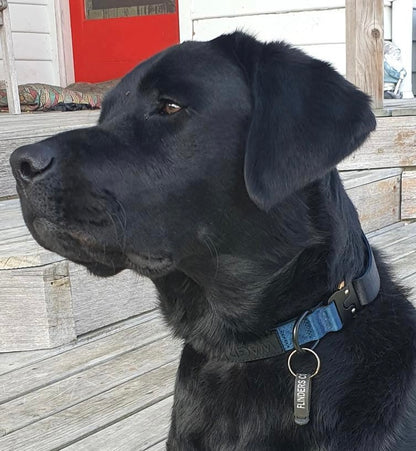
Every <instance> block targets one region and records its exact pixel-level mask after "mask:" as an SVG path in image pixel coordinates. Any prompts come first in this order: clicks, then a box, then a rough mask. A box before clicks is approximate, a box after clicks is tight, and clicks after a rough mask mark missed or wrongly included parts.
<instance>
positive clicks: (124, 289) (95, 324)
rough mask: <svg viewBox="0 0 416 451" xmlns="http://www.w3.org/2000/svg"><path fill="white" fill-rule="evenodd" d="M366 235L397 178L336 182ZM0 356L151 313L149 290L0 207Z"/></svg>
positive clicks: (395, 197) (388, 204)
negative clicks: (58, 247)
mask: <svg viewBox="0 0 416 451" xmlns="http://www.w3.org/2000/svg"><path fill="white" fill-rule="evenodd" d="M342 178H343V181H344V184H345V187H346V188H347V191H348V193H349V195H350V196H351V197H352V199H353V201H354V203H355V205H356V207H357V209H358V211H359V213H360V215H361V218H362V221H363V226H364V229H365V231H366V232H369V231H373V230H375V229H377V228H381V227H385V226H387V225H390V224H394V223H395V222H397V221H399V202H400V195H399V189H398V186H399V184H400V170H397V169H387V170H384V169H382V170H373V171H352V172H346V173H343V174H342ZM0 286H1V287H2V290H1V291H0V311H1V312H2V315H1V316H0V352H2V351H3V352H5V351H18V350H28V349H42V348H50V347H54V346H59V345H62V344H64V343H68V342H70V341H71V340H74V339H76V337H78V336H80V335H82V334H85V333H87V332H89V331H92V330H95V329H99V328H101V327H103V326H106V325H108V324H112V323H116V322H117V321H121V320H124V319H126V318H129V317H132V316H134V315H138V314H140V313H143V312H145V311H149V310H151V309H153V308H154V307H155V304H156V293H155V290H154V286H153V284H152V283H151V282H150V281H149V280H148V279H146V278H143V277H140V276H138V275H137V274H135V273H133V272H131V271H123V272H122V273H121V274H118V275H117V276H115V277H112V278H110V279H98V278H96V277H93V276H91V275H90V274H88V272H87V271H86V269H85V268H83V267H82V266H79V265H76V264H74V263H72V262H69V261H67V260H65V259H63V258H62V257H60V256H59V255H57V254H54V253H52V252H49V251H47V250H45V249H43V248H42V247H40V246H39V245H38V244H37V243H36V242H35V241H34V239H33V238H32V237H31V235H30V234H29V232H28V230H27V228H26V226H25V224H24V221H23V218H22V215H21V211H20V204H19V201H18V199H10V200H3V201H2V202H0Z"/></svg>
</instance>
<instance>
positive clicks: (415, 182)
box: [402, 147, 416, 219]
mask: <svg viewBox="0 0 416 451" xmlns="http://www.w3.org/2000/svg"><path fill="white" fill-rule="evenodd" d="M415 153H416V147H415ZM402 219H416V169H412V170H408V171H404V172H403V176H402Z"/></svg>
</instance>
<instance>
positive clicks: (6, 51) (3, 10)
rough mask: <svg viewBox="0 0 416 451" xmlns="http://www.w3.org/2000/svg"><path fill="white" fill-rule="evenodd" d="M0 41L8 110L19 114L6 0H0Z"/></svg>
mask: <svg viewBox="0 0 416 451" xmlns="http://www.w3.org/2000/svg"><path fill="white" fill-rule="evenodd" d="M0 41H1V48H2V50H3V63H4V65H5V74H6V89H7V102H8V107H9V112H10V113H12V114H20V102H19V90H18V86H17V75H16V66H15V62H14V53H13V41H12V31H11V27H10V14H9V9H8V5H7V0H0Z"/></svg>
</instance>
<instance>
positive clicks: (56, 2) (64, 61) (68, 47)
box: [49, 0, 75, 87]
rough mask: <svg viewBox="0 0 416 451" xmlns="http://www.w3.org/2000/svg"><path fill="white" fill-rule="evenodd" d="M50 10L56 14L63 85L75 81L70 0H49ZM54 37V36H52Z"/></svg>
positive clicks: (59, 62)
mask: <svg viewBox="0 0 416 451" xmlns="http://www.w3.org/2000/svg"><path fill="white" fill-rule="evenodd" d="M49 1H50V2H51V3H50V5H51V8H50V10H51V11H52V14H54V22H55V25H56V26H55V30H56V36H55V40H54V41H55V42H56V46H57V47H56V51H57V60H58V67H59V81H60V85H61V86H62V87H65V86H68V85H69V84H71V83H74V81H75V73H74V55H73V51H72V33H71V16H70V11H69V1H70V0H49ZM52 39H53V37H52Z"/></svg>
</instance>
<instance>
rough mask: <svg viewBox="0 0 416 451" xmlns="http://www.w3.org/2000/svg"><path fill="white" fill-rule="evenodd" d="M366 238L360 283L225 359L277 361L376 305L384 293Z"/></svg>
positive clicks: (352, 283) (344, 289)
mask: <svg viewBox="0 0 416 451" xmlns="http://www.w3.org/2000/svg"><path fill="white" fill-rule="evenodd" d="M362 236H363V240H364V242H365V244H366V248H367V264H366V268H365V270H364V272H363V274H362V275H361V276H360V277H359V278H358V279H354V280H352V281H351V282H350V283H349V284H347V285H345V284H344V283H343V284H341V285H340V288H339V289H338V290H337V291H335V292H334V293H333V294H332V295H331V296H330V297H329V299H328V301H327V302H326V303H322V302H321V303H320V304H319V305H318V306H316V307H315V308H314V309H312V310H309V311H306V312H304V313H303V314H302V315H300V316H299V317H297V318H293V319H291V320H289V321H286V322H285V323H283V324H280V325H279V326H277V327H276V328H275V329H274V330H273V331H271V332H270V333H269V334H267V335H266V336H264V337H262V338H259V339H258V340H255V341H253V342H250V343H247V344H239V345H237V346H236V347H234V348H233V349H231V350H230V351H229V352H227V353H226V354H225V355H224V357H225V359H226V360H228V361H231V362H240V363H242V362H250V361H254V360H260V359H266V358H269V357H274V356H277V355H280V354H284V353H286V352H287V351H290V350H292V349H295V348H296V349H298V348H299V347H300V346H302V345H304V344H306V343H311V342H314V341H315V342H316V341H318V340H320V339H321V338H323V337H324V336H325V335H326V334H328V333H330V332H337V331H339V330H341V329H342V328H343V327H344V326H346V325H347V324H348V323H350V322H351V321H352V320H353V318H354V317H355V316H356V315H357V313H358V312H359V311H360V310H361V309H363V308H364V307H365V306H366V305H368V304H370V303H371V302H373V301H374V299H375V298H376V297H377V295H378V292H379V290H380V276H379V273H378V270H377V265H376V262H375V259H374V255H373V251H372V249H371V246H370V244H369V242H368V240H367V238H366V236H365V235H364V233H363V234H362Z"/></svg>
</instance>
